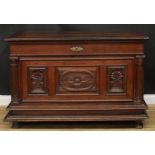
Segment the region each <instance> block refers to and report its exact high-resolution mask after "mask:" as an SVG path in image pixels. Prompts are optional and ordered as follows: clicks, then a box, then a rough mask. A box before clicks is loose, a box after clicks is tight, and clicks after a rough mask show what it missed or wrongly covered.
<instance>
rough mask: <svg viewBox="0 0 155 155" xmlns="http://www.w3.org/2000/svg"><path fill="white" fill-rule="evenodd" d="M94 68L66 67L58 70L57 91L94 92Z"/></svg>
mask: <svg viewBox="0 0 155 155" xmlns="http://www.w3.org/2000/svg"><path fill="white" fill-rule="evenodd" d="M96 74H97V73H96V68H95V69H91V70H89V69H87V68H86V69H82V68H78V70H76V68H72V69H70V68H69V69H68V68H67V67H66V68H64V69H62V68H61V69H60V70H59V77H60V78H59V79H60V81H59V84H58V88H59V92H61V93H63V92H65V93H67V92H68V93H69V92H95V91H97V88H96Z"/></svg>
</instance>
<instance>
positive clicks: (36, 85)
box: [28, 67, 48, 95]
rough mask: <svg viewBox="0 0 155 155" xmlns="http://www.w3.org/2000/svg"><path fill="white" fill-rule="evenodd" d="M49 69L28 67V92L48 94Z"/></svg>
mask: <svg viewBox="0 0 155 155" xmlns="http://www.w3.org/2000/svg"><path fill="white" fill-rule="evenodd" d="M47 86H48V84H47V68H46V67H28V90H29V95H31V94H38V95H39V94H47V93H48V89H47Z"/></svg>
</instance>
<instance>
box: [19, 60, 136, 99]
mask: <svg viewBox="0 0 155 155" xmlns="http://www.w3.org/2000/svg"><path fill="white" fill-rule="evenodd" d="M133 67H134V61H133V60H132V59H131V60H130V59H127V60H95V59H94V60H76V61H73V60H70V61H68V60H63V61H61V60H56V61H52V60H51V61H50V60H39V61H33V60H29V61H28V60H22V61H21V68H22V70H21V85H22V86H23V87H22V90H21V92H22V98H23V100H24V101H25V102H27V101H29V102H36V101H37V102H81V101H82V102H94V101H95V102H103V101H110V102H112V101H116V100H118V101H132V100H133V85H134V80H133V74H134V69H133Z"/></svg>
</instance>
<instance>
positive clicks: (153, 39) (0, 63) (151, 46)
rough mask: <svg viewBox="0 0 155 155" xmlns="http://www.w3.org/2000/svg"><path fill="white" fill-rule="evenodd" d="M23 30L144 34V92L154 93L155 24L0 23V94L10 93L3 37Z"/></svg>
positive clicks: (6, 54)
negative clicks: (146, 36)
mask: <svg viewBox="0 0 155 155" xmlns="http://www.w3.org/2000/svg"><path fill="white" fill-rule="evenodd" d="M25 30H33V31H38V30H41V31H42V30H52V31H104V32H105V31H107V32H138V33H143V34H146V35H148V36H149V37H150V39H149V40H148V41H147V42H146V44H145V54H146V59H145V65H144V72H145V74H144V75H145V80H144V93H145V94H154V93H155V82H154V81H155V25H151V24H145V25H143V24H139V25H135V24H132V25H130V24H127V25H124V24H110V25H109V24H104V25H102V24H95V25H93V24H89V25H83V24H76V25H72V24H54V25H53V24H52V25H46V24H44V25H38V24H37V25H36V24H24V25H22V24H9V25H5V24H1V25H0V95H8V94H10V85H9V83H10V82H9V76H10V75H9V60H8V43H7V42H5V41H4V38H5V37H7V36H9V35H11V34H14V33H16V32H18V31H25Z"/></svg>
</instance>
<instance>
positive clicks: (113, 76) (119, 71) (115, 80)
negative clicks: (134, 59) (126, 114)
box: [107, 66, 127, 94]
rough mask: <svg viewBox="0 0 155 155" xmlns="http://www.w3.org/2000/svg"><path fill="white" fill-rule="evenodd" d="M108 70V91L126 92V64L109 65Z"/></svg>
mask: <svg viewBox="0 0 155 155" xmlns="http://www.w3.org/2000/svg"><path fill="white" fill-rule="evenodd" d="M107 70H108V74H107V75H108V93H109V94H122V93H126V87H127V83H126V79H127V77H126V76H127V71H126V70H127V66H109V67H108V68H107Z"/></svg>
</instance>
